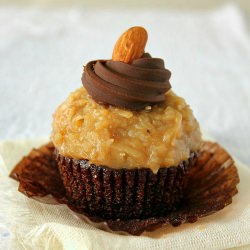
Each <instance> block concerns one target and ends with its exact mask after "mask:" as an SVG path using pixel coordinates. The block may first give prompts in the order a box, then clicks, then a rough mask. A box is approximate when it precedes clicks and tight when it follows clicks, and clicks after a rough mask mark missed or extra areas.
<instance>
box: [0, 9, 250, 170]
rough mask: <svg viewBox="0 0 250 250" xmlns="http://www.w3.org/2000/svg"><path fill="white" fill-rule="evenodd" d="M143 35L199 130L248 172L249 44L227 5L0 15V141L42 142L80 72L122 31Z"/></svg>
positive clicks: (239, 18)
mask: <svg viewBox="0 0 250 250" xmlns="http://www.w3.org/2000/svg"><path fill="white" fill-rule="evenodd" d="M135 25H142V26H145V28H146V29H147V30H148V33H149V39H148V44H147V47H146V50H147V51H148V52H150V53H151V54H152V56H155V57H161V58H163V59H164V60H165V64H166V67H167V68H168V69H170V70H171V71H172V77H171V84H172V87H173V90H174V91H175V92H176V93H177V94H179V95H181V96H183V97H185V99H186V100H187V102H188V103H189V104H190V105H191V107H192V109H193V110H194V113H195V115H196V116H197V118H198V120H199V121H200V124H201V127H202V129H203V130H205V131H207V132H208V134H210V135H211V136H213V137H214V138H215V139H216V140H217V141H219V142H220V143H222V144H223V145H224V146H226V148H227V149H228V150H229V151H230V152H231V153H233V154H234V155H235V156H237V157H238V158H239V159H240V160H241V161H243V162H245V163H247V165H250V140H249V138H250V126H249V125H250V115H249V110H250V73H249V67H250V39H249V34H248V32H247V29H246V27H245V19H244V15H243V13H242V12H241V11H240V10H239V9H238V8H237V7H235V6H234V5H227V6H224V7H222V8H220V9H216V10H212V11H204V12H201V11H200V12H199V11H198V12H195V11H193V12H179V11H173V10H166V9H165V10H164V9H162V10H157V9H148V10H147V9H143V8H138V9H133V10H130V9H124V8H123V9H103V10H101V9H99V10H96V9H95V8H92V9H88V8H87V9H86V8H78V9H76V8H69V9H66V8H64V9H45V8H44V9H39V8H34V7H30V8H13V7H12V8H11V7H9V8H7V7H1V8H0V37H1V39H0V55H1V56H0V94H1V98H0V114H1V115H0V140H9V139H16V138H28V137H29V138H34V137H37V136H41V135H49V133H50V131H51V119H52V113H53V112H54V110H55V108H56V106H57V105H58V104H59V103H61V102H62V100H64V99H65V98H66V96H67V95H68V94H69V93H70V92H71V91H73V90H74V89H76V88H78V87H80V86H81V80H80V79H81V74H82V65H84V64H86V63H87V62H88V61H89V60H93V59H100V58H110V57H111V55H112V49H113V46H114V43H115V41H116V40H117V39H118V37H119V35H120V34H121V33H122V32H123V31H124V30H126V29H127V28H129V27H131V26H135Z"/></svg>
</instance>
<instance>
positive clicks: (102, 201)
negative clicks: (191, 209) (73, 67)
mask: <svg viewBox="0 0 250 250" xmlns="http://www.w3.org/2000/svg"><path fill="white" fill-rule="evenodd" d="M146 42H147V32H146V30H145V29H144V28H142V27H133V28H130V29H129V30H127V31H126V32H125V33H123V34H122V36H121V37H120V38H119V39H118V41H117V43H116V45H115V47H114V51H113V56H112V59H111V60H95V61H91V62H89V63H87V64H86V66H85V67H84V71H83V75H82V84H83V86H82V87H80V88H79V89H77V90H76V91H74V92H73V93H71V94H70V95H69V97H68V98H67V99H66V100H65V101H64V102H63V103H62V104H61V105H60V106H59V107H58V108H57V110H56V112H55V113H54V117H53V131H52V135H51V139H52V142H53V144H54V146H55V157H56V161H57V163H58V169H59V173H60V176H61V179H62V182H63V185H64V187H65V190H66V195H67V199H68V201H69V205H70V207H72V208H74V209H75V210H77V211H80V212H82V213H84V214H87V215H89V216H91V217H97V218H102V219H112V220H128V219H146V218H150V217H153V216H157V217H161V216H165V215H166V214H167V213H168V212H169V211H173V210H175V209H176V208H177V207H178V204H179V203H180V201H181V200H182V198H183V194H184V190H185V188H186V185H187V181H188V173H189V171H190V170H191V168H192V167H193V166H194V163H195V161H196V159H197V155H198V153H199V149H200V147H201V133H200V129H199V124H198V122H197V120H196V119H195V117H194V115H193V112H192V110H191V109H190V107H189V106H188V105H187V104H186V102H185V100H184V99H183V98H181V97H179V96H177V95H176V94H175V93H174V91H173V90H172V88H171V85H170V82H169V79H170V76H171V72H170V71H169V70H168V69H166V68H165V65H164V61H163V59H160V58H154V57H152V56H151V55H150V54H149V53H145V52H144V51H145V46H146Z"/></svg>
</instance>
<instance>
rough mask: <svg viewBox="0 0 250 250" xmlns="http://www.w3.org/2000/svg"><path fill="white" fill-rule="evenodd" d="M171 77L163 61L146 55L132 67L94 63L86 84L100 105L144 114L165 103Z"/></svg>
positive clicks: (86, 71)
mask: <svg viewBox="0 0 250 250" xmlns="http://www.w3.org/2000/svg"><path fill="white" fill-rule="evenodd" d="M170 76H171V72H170V71H169V70H167V69H165V66H164V61H163V60H162V59H160V58H152V57H151V56H150V55H149V54H148V53H146V54H144V55H143V57H141V58H139V59H136V60H134V61H133V62H132V63H131V64H127V63H124V62H118V61H111V60H97V61H91V62H89V63H88V64H87V65H86V66H85V68H84V73H83V75H82V83H83V85H84V87H85V88H86V89H87V91H88V93H89V94H90V95H91V96H92V98H93V99H94V100H95V101H96V102H98V103H104V104H111V105H113V106H117V107H122V108H127V109H132V110H140V109H143V108H144V107H146V106H148V105H153V104H156V103H160V102H163V101H164V100H165V93H166V92H167V91H168V90H169V89H170V88H171V85H170V82H169V79H170Z"/></svg>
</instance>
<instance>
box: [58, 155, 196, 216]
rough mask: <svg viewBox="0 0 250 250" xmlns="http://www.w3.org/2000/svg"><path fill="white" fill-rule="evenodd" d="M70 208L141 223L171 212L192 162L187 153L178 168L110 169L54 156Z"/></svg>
mask: <svg viewBox="0 0 250 250" xmlns="http://www.w3.org/2000/svg"><path fill="white" fill-rule="evenodd" d="M55 155H56V160H57V163H58V169H59V172H60V174H61V178H62V181H63V184H64V187H65V190H66V196H67V198H68V200H69V202H70V205H71V206H72V207H74V208H75V209H77V210H79V211H81V212H84V213H87V214H88V215H90V216H98V217H101V218H103V219H112V220H115V219H121V220H123V219H145V218H149V217H152V216H164V215H166V214H167V213H168V212H169V211H173V209H175V207H176V205H177V204H178V203H179V202H180V200H181V199H182V197H183V189H184V185H185V182H184V180H185V176H187V174H188V172H189V170H190V168H191V167H192V165H193V163H194V162H195V160H196V158H197V157H196V154H195V153H191V155H190V158H189V159H188V160H187V161H184V162H182V163H181V164H180V165H179V166H176V167H169V168H161V169H159V171H158V172H157V174H154V173H153V172H152V171H151V169H149V168H141V169H132V170H129V169H112V168H109V167H105V166H100V165H95V164H90V163H89V161H88V160H76V159H72V158H69V157H64V156H62V155H60V154H58V152H57V151H56V152H55Z"/></svg>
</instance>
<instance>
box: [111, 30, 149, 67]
mask: <svg viewBox="0 0 250 250" xmlns="http://www.w3.org/2000/svg"><path fill="white" fill-rule="evenodd" d="M147 40H148V34H147V31H146V30H145V29H144V28H143V27H139V26H136V27H132V28H130V29H128V30H127V31H126V32H124V33H123V34H122V35H121V36H120V38H119V39H118V41H117V42H116V44H115V47H114V50H113V55H112V60H113V61H121V62H125V63H131V62H132V61H133V60H135V59H137V58H140V57H141V56H142V55H143V53H144V49H145V46H146V43H147Z"/></svg>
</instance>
